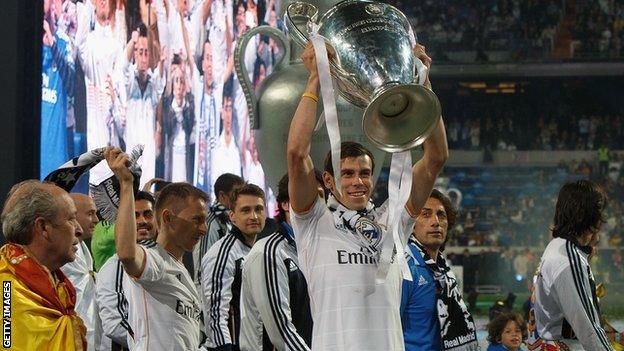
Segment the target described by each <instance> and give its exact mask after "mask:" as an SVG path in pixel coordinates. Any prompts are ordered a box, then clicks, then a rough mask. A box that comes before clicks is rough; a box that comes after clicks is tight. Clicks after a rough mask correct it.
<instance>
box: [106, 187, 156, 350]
mask: <svg viewBox="0 0 624 351" xmlns="http://www.w3.org/2000/svg"><path fill="white" fill-rule="evenodd" d="M155 202H156V201H155V200H154V197H153V196H152V194H150V193H148V192H145V191H139V192H138V193H137V195H136V199H135V201H134V218H135V219H136V228H137V240H138V242H139V243H145V241H147V240H154V238H155V237H156V223H155V220H154V205H155ZM123 276H124V274H123V265H122V264H121V261H119V257H118V256H117V254H115V255H113V256H112V257H110V258H109V259H108V260H107V261H106V262H105V263H104V265H103V266H102V268H100V270H99V271H98V279H97V282H96V287H97V291H96V294H97V301H98V313H99V315H100V319H101V320H102V329H103V331H104V334H105V335H106V336H108V337H109V338H111V339H112V341H111V347H110V348H107V349H111V350H115V349H117V350H122V349H124V350H127V349H128V339H130V340H132V339H133V338H134V332H133V331H132V328H130V324H129V322H128V300H127V299H126V295H125V293H124V290H123Z"/></svg>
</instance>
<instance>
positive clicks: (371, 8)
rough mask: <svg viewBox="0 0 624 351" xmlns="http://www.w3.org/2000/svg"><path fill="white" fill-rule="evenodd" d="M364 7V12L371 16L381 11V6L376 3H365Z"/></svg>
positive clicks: (379, 13) (377, 14)
mask: <svg viewBox="0 0 624 351" xmlns="http://www.w3.org/2000/svg"><path fill="white" fill-rule="evenodd" d="M365 9H366V13H368V14H369V15H371V16H379V15H381V13H382V12H383V10H382V8H381V6H379V5H377V4H368V5H366V7H365Z"/></svg>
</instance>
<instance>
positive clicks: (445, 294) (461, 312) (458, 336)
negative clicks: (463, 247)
mask: <svg viewBox="0 0 624 351" xmlns="http://www.w3.org/2000/svg"><path fill="white" fill-rule="evenodd" d="M413 242H414V243H415V244H416V247H417V248H418V251H419V252H420V254H421V256H422V258H423V260H424V261H425V264H426V265H427V268H428V269H429V270H430V271H431V273H432V274H433V278H434V279H435V282H436V301H437V303H436V307H437V311H438V321H439V323H440V338H441V341H442V349H443V350H453V351H464V350H470V351H471V350H478V349H479V343H478V342H477V332H476V329H475V324H474V320H473V319H472V315H471V314H470V312H468V308H466V304H465V303H464V300H462V295H461V291H459V286H458V285H457V278H456V277H455V274H453V271H451V267H449V265H448V264H447V263H446V259H445V258H444V256H443V255H442V253H438V257H437V260H433V259H432V258H431V257H429V255H428V254H427V251H426V250H425V248H424V247H423V246H422V245H421V244H420V243H419V242H418V241H415V240H414V241H413Z"/></svg>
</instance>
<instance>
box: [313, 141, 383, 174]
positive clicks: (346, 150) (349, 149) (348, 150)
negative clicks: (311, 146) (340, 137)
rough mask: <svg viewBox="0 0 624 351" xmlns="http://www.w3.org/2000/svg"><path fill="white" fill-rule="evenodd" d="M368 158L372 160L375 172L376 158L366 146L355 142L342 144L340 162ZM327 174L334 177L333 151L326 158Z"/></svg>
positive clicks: (372, 168) (372, 167)
mask: <svg viewBox="0 0 624 351" xmlns="http://www.w3.org/2000/svg"><path fill="white" fill-rule="evenodd" d="M359 156H368V157H370V159H371V170H372V171H374V170H375V156H373V153H372V152H370V150H368V149H367V148H366V147H364V145H362V144H360V143H356V142H354V141H343V142H342V143H341V144H340V160H344V159H345V158H348V157H359ZM325 172H328V173H329V174H331V175H332V176H333V175H334V169H333V167H332V156H331V150H329V152H328V153H327V156H325Z"/></svg>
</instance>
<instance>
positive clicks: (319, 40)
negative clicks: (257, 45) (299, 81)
mask: <svg viewBox="0 0 624 351" xmlns="http://www.w3.org/2000/svg"><path fill="white" fill-rule="evenodd" d="M311 26H312V31H311V33H310V41H311V42H312V45H313V46H314V53H315V54H316V67H317V69H318V75H319V83H320V84H321V98H322V99H323V113H324V115H325V121H326V123H327V134H328V135H329V144H330V146H331V155H332V168H333V170H334V181H335V183H336V191H338V193H339V194H340V195H341V196H342V191H341V189H342V187H341V184H340V143H341V141H340V126H339V125H338V111H337V109H336V95H335V93H334V84H333V82H332V77H331V75H330V74H329V59H328V57H327V48H326V47H325V38H324V37H323V36H321V35H319V34H318V33H317V30H318V26H317V25H315V24H312V25H311ZM336 171H338V172H336Z"/></svg>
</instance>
